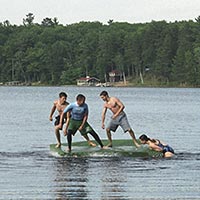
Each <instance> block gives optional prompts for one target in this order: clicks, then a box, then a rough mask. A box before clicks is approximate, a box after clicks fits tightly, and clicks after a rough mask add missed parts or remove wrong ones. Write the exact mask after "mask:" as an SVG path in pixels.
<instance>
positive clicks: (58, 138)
mask: <svg viewBox="0 0 200 200" xmlns="http://www.w3.org/2000/svg"><path fill="white" fill-rule="evenodd" d="M55 135H56V140H57V144H56V148H60V146H61V142H60V132H59V129H58V128H56V127H55Z"/></svg>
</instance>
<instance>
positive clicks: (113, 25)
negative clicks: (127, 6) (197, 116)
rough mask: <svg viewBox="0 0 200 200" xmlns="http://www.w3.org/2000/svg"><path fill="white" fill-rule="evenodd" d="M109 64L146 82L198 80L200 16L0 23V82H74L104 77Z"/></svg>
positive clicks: (195, 82)
mask: <svg viewBox="0 0 200 200" xmlns="http://www.w3.org/2000/svg"><path fill="white" fill-rule="evenodd" d="M111 70H120V71H122V72H123V73H124V74H125V75H126V76H127V77H128V79H129V80H132V82H134V83H138V81H139V82H140V79H141V76H142V77H143V79H144V83H145V84H148V85H153V84H154V83H155V84H156V85H159V84H160V85H163V84H164V85H176V86H180V85H183V86H196V87H198V86H200V17H197V18H196V20H195V21H191V20H190V21H181V22H174V23H167V22H166V21H159V22H155V21H152V22H151V23H146V24H129V23H119V22H113V20H109V22H108V25H103V24H102V23H100V22H80V23H75V24H71V25H65V26H64V25H61V24H59V22H58V20H57V18H53V19H51V18H45V19H43V21H42V22H41V24H35V23H34V15H33V14H32V13H29V14H28V15H26V18H25V19H23V26H22V25H20V26H16V25H11V24H10V22H9V21H5V22H4V23H0V82H6V81H14V80H17V81H22V82H35V83H36V82H39V83H43V84H51V85H60V84H76V80H77V79H78V78H80V77H85V76H88V75H89V76H95V77H97V78H99V79H100V80H101V81H102V82H104V81H105V77H106V76H108V73H109V72H110V71H111Z"/></svg>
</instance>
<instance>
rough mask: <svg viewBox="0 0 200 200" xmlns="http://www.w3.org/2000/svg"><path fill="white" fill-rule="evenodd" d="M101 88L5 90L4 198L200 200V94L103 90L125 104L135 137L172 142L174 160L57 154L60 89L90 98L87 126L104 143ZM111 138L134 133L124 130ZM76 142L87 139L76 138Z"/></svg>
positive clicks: (1, 100) (1, 99)
mask: <svg viewBox="0 0 200 200" xmlns="http://www.w3.org/2000/svg"><path fill="white" fill-rule="evenodd" d="M102 89H104V88H97V87H96V88H95V87H67V86H66V87H0V106H1V110H0V113H1V118H0V134H1V139H0V199H2V200H8V199H25V200H28V199H39V200H41V199H42V200H43V199H56V200H62V199H91V200H93V199H100V200H104V199H108V200H127V199H148V200H149V199H151V200H154V199H155V200H158V199H164V200H169V199H172V200H175V199H180V200H183V199H190V200H192V199H200V147H199V143H200V89H176V88H162V89H161V88H105V89H106V90H108V92H109V93H110V95H111V96H117V97H119V98H120V99H121V100H122V101H123V103H124V104H125V106H126V107H125V111H126V113H127V115H128V119H129V122H130V124H131V126H132V128H133V129H134V131H135V133H136V137H139V135H140V134H142V133H145V134H147V135H148V136H150V137H153V138H159V139H161V140H163V141H165V142H167V143H168V144H170V145H171V146H172V147H173V148H174V149H175V151H176V155H175V156H174V157H173V158H171V159H155V158H154V159H153V158H148V159H147V158H140V157H138V158H133V157H119V156H102V157H98V156H96V157H95V156H93V157H82V158H80V157H79V158H74V157H71V158H61V157H55V156H53V155H52V154H51V152H50V150H49V144H51V143H55V142H56V140H55V135H54V127H53V124H52V122H50V121H49V120H48V118H49V114H50V109H51V107H52V105H53V101H54V100H55V99H57V97H58V93H59V92H61V91H65V92H67V93H68V96H69V98H68V101H69V102H73V101H75V96H76V95H77V94H78V93H83V94H84V95H85V96H86V97H87V99H86V102H87V103H88V105H89V109H90V113H89V120H88V121H89V122H90V123H91V124H92V126H93V127H94V128H95V130H96V131H97V132H98V133H99V135H100V137H101V138H102V139H106V134H105V131H104V130H102V129H101V110H102V106H103V101H102V100H101V99H100V98H99V94H100V92H101V91H102ZM110 116H111V113H108V117H110ZM113 138H114V139H128V138H129V135H128V134H126V133H123V131H122V130H121V129H120V128H119V129H118V130H117V132H116V133H115V134H113ZM61 139H62V142H66V138H65V137H63V136H62V138H61ZM73 141H83V139H82V137H81V136H80V134H79V133H77V134H76V135H75V137H73Z"/></svg>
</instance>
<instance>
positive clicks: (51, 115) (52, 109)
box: [49, 103, 56, 121]
mask: <svg viewBox="0 0 200 200" xmlns="http://www.w3.org/2000/svg"><path fill="white" fill-rule="evenodd" d="M55 110H56V104H55V103H54V104H53V107H52V108H51V113H50V115H49V120H50V121H52V120H53V114H54V112H55Z"/></svg>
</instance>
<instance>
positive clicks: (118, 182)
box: [53, 157, 127, 199]
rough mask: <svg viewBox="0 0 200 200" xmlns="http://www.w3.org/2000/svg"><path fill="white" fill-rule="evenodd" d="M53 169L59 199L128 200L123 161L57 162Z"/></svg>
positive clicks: (87, 160)
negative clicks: (98, 198)
mask: <svg viewBox="0 0 200 200" xmlns="http://www.w3.org/2000/svg"><path fill="white" fill-rule="evenodd" d="M53 167H54V171H55V173H56V174H55V179H54V181H55V185H56V186H57V187H56V188H55V189H54V193H55V194H56V199H64V198H66V197H68V198H70V199H71V198H73V199H95V198H97V197H101V198H102V199H127V197H126V196H124V195H125V189H124V188H123V184H124V182H126V180H125V177H124V176H123V174H122V173H121V172H122V171H121V159H120V158H112V157H110V158H76V159H74V158H72V159H70V158H66V159H55V160H54V165H53ZM100 169H101V170H100Z"/></svg>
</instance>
